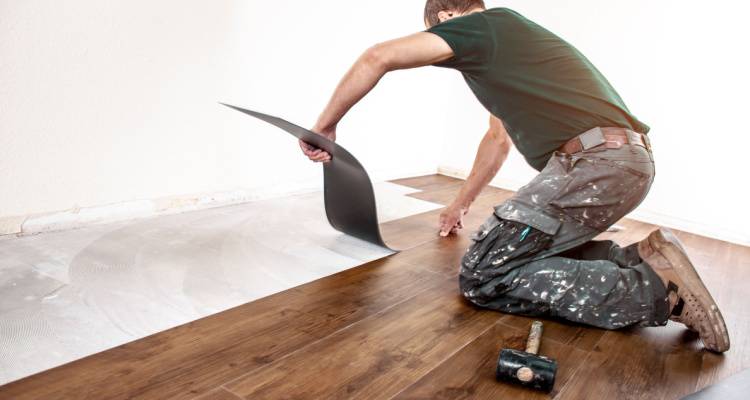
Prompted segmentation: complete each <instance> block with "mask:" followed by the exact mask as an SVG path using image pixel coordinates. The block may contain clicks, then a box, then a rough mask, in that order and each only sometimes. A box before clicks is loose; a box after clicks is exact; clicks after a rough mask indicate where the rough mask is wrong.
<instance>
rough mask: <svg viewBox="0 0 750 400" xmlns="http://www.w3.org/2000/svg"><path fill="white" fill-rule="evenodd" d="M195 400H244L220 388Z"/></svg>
mask: <svg viewBox="0 0 750 400" xmlns="http://www.w3.org/2000/svg"><path fill="white" fill-rule="evenodd" d="M195 400H242V398H241V397H239V396H237V395H236V394H234V393H232V392H230V391H228V390H226V389H224V388H218V389H216V390H212V391H210V392H208V393H206V394H204V395H203V396H200V397H197V398H196V399H195Z"/></svg>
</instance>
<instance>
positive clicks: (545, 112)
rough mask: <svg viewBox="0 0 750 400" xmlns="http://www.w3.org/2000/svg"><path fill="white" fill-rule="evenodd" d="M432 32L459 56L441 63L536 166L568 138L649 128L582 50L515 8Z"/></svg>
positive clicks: (451, 23)
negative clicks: (594, 130) (461, 79)
mask: <svg viewBox="0 0 750 400" xmlns="http://www.w3.org/2000/svg"><path fill="white" fill-rule="evenodd" d="M427 32H431V33H434V34H436V35H438V36H440V37H441V38H443V40H445V41H446V42H447V43H448V45H449V46H450V47H451V49H453V53H454V56H453V57H452V58H450V59H448V60H446V61H443V62H441V63H438V64H435V65H436V66H439V67H446V68H453V69H456V70H458V71H460V72H461V73H462V74H463V76H464V79H465V80H466V83H468V84H469V87H470V88H471V90H472V91H473V92H474V94H475V95H476V97H477V98H478V99H479V101H480V102H481V103H482V105H484V107H485V108H487V110H489V112H490V113H492V114H493V115H495V116H496V117H498V118H500V119H501V120H502V121H503V123H504V124H505V127H506V129H507V130H508V134H509V135H510V137H511V140H512V141H513V143H514V144H515V146H516V147H517V148H518V150H519V151H520V152H521V154H523V156H524V157H525V158H526V161H527V162H528V163H529V164H530V165H531V166H532V167H534V168H535V169H537V170H541V169H542V168H544V166H545V165H546V163H547V161H548V160H549V158H550V156H551V154H552V153H553V152H554V151H555V150H556V149H558V148H559V147H560V146H562V145H563V144H564V143H565V142H567V141H568V140H570V139H571V138H573V137H575V136H576V135H579V134H581V133H583V132H586V131H587V130H589V129H592V128H595V127H597V126H601V127H623V128H629V129H632V130H634V131H636V132H641V133H647V132H648V131H649V127H648V126H647V125H646V124H644V123H642V122H641V121H639V120H638V119H637V118H636V117H635V116H633V114H631V113H630V111H629V110H628V108H627V106H625V103H624V102H623V101H622V99H621V98H620V96H619V95H618V94H617V92H616V91H615V89H614V88H612V86H611V85H610V84H609V82H607V79H606V78H604V76H603V75H602V74H601V72H599V70H597V69H596V67H594V65H593V64H592V63H591V62H590V61H589V60H588V59H586V57H584V56H583V54H581V52H579V51H578V50H577V49H576V48H575V47H573V46H572V45H570V44H569V43H567V42H566V41H564V40H563V39H561V38H560V37H558V36H557V35H555V34H553V33H552V32H550V31H548V30H546V29H544V28H543V27H541V26H539V25H537V24H535V23H534V22H532V21H529V20H528V19H526V18H524V17H523V16H522V15H520V14H518V13H517V12H515V11H512V10H509V9H507V8H493V9H490V10H486V11H484V12H479V13H474V14H469V15H466V16H463V17H458V18H453V19H451V20H448V21H446V22H443V23H441V24H438V25H435V26H433V27H431V28H430V29H428V30H427Z"/></svg>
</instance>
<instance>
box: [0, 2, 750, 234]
mask: <svg viewBox="0 0 750 400" xmlns="http://www.w3.org/2000/svg"><path fill="white" fill-rule="evenodd" d="M353 4H354V3H353V2H351V1H344V0H336V1H325V2H308V1H301V0H298V1H294V0H275V1H273V2H259V1H229V0H222V1H197V0H191V1H176V0H162V1H144V0H136V1H127V2H126V1H111V0H110V1H101V0H77V1H68V2H61V1H54V0H24V1H15V0H0V38H1V39H0V234H2V233H13V232H16V231H18V230H19V229H21V226H22V224H24V222H25V225H24V226H25V229H26V230H27V231H31V232H33V231H36V230H44V229H49V228H55V227H65V226H71V225H75V223H76V222H81V220H82V223H87V222H91V221H98V220H101V219H107V218H114V219H116V218H120V217H129V216H137V215H150V214H152V213H155V212H161V211H164V210H170V209H181V207H182V208H185V207H188V208H189V207H195V206H200V205H202V204H215V203H216V202H217V201H219V202H220V201H226V202H233V201H240V200H243V199H247V198H253V197H258V196H260V197H262V196H265V195H269V194H274V193H285V192H290V191H299V190H302V189H306V188H311V187H317V186H318V185H319V183H320V167H319V166H316V165H312V164H310V163H309V162H307V161H306V160H305V159H303V158H302V157H301V155H300V154H298V150H297V148H296V145H295V143H294V142H293V141H292V140H291V138H290V137H288V136H287V135H286V134H284V133H283V132H280V131H278V130H276V129H275V128H272V127H269V126H265V125H264V124H262V123H261V122H258V121H254V120H251V119H250V118H249V117H245V116H243V115H241V114H239V113H236V112H234V111H231V110H228V109H224V108H222V107H220V106H218V105H217V104H216V102H217V101H224V102H228V103H235V104H238V105H242V106H246V107H249V108H254V109H258V110H259V111H265V112H268V113H272V114H278V115H279V116H282V117H285V118H287V119H289V120H291V121H293V122H297V123H299V124H302V125H306V126H311V125H312V124H313V123H314V121H315V119H316V118H317V115H318V113H319V112H320V111H321V109H322V107H323V106H324V104H325V102H326V101H327V99H328V97H329V95H330V94H331V91H332V90H333V88H334V86H335V85H336V83H337V82H338V80H339V78H340V76H341V75H342V74H343V73H344V72H345V71H346V69H347V68H348V67H349V66H350V65H351V63H352V62H353V61H354V59H355V58H356V57H357V56H358V55H359V54H360V52H361V51H362V50H364V49H365V48H366V47H367V46H369V45H371V44H373V43H375V42H378V41H381V40H385V39H389V38H392V37H395V36H400V35H403V34H408V33H412V32H414V31H417V30H421V29H422V25H421V24H422V7H423V2H422V1H409V2H404V1H397V0H386V1H379V2H366V1H358V2H356V6H352V5H353ZM488 4H489V5H490V6H507V7H511V8H514V9H516V10H518V11H520V12H522V13H524V14H526V15H527V16H528V17H530V18H532V19H534V20H536V21H538V22H539V23H541V24H543V25H545V26H547V27H548V28H550V29H551V30H553V31H555V32H557V33H558V34H560V35H561V36H563V37H564V38H566V39H567V40H569V41H570V42H572V43H573V44H575V45H576V46H577V47H579V48H580V49H581V50H582V51H583V52H584V53H585V54H587V55H588V56H589V57H590V58H591V59H592V61H594V62H595V63H596V64H597V65H598V66H599V68H600V69H601V70H602V71H603V72H604V73H605V74H606V75H607V77H608V78H609V79H610V80H611V81H612V82H613V84H614V86H615V87H616V88H617V89H618V90H619V91H620V93H621V94H622V96H623V97H624V99H625V101H626V102H627V103H628V105H629V106H630V107H631V109H632V110H633V111H634V112H635V114H636V115H638V116H639V118H641V119H643V120H644V121H646V122H647V123H649V124H650V125H651V126H652V128H653V130H652V135H651V137H652V139H653V143H654V146H655V147H656V157H657V170H658V171H657V181H656V184H655V186H654V188H653V190H652V193H651V195H650V197H649V198H648V200H647V201H646V202H645V203H644V204H643V206H642V207H641V208H640V209H639V210H638V211H637V212H636V214H635V216H636V217H640V218H647V219H649V220H650V221H653V222H656V223H663V224H666V225H671V226H674V227H677V228H682V229H687V230H692V231H695V232H699V233H703V234H706V235H711V236H715V237H720V238H724V239H729V240H734V241H739V242H743V243H749V244H750V233H749V231H748V229H749V228H748V227H749V226H750V224H749V222H750V217H747V213H746V212H740V211H741V210H744V205H745V204H746V203H747V196H746V195H747V190H746V189H745V187H746V186H745V184H744V182H746V181H747V180H748V179H747V177H746V176H745V175H746V174H747V171H748V168H747V167H746V165H745V162H746V161H745V159H746V155H745V154H746V153H747V152H748V150H747V149H748V145H749V144H750V143H748V136H750V133H749V132H748V128H746V127H745V124H744V116H745V115H747V113H748V105H749V102H748V101H747V100H746V98H745V94H746V93H748V91H749V89H750V87H748V81H747V78H746V74H747V71H748V70H750V63H748V60H747V57H746V53H747V50H746V48H747V44H746V43H745V42H746V40H747V38H748V37H750V28H749V27H748V26H749V25H750V24H748V23H747V21H745V17H746V16H747V15H748V12H747V11H748V10H747V9H746V8H747V6H744V5H743V4H744V3H742V2H735V1H729V0H724V1H716V2H711V3H710V4H709V5H705V3H704V2H696V1H692V2H690V1H688V2H686V1H676V0H670V1H667V0H662V1H659V2H653V1H645V0H638V1H629V2H603V1H594V0H556V1H528V0H524V1H522V0H507V1H493V0H490V1H488ZM486 119H487V118H486V113H485V111H484V110H483V109H482V108H481V106H480V105H479V104H478V103H477V101H476V100H475V99H474V97H473V95H472V94H471V93H470V92H469V90H468V88H467V87H466V86H465V84H464V83H463V81H462V80H461V78H460V76H459V75H458V73H456V72H453V71H447V70H441V69H438V68H426V69H422V70H419V71H405V72H397V73H394V74H391V75H389V76H387V77H386V78H385V80H384V81H383V82H381V84H380V85H379V86H378V87H377V88H376V89H375V90H374V92H373V93H371V94H370V95H369V96H368V97H367V98H366V99H365V100H364V102H363V103H362V104H360V105H358V106H357V107H356V108H355V109H354V110H353V112H352V113H351V114H350V115H349V116H348V117H347V118H346V119H345V120H344V121H343V122H342V124H341V126H340V128H339V141H340V143H342V144H343V145H345V146H347V147H348V148H349V149H350V150H351V151H352V152H353V153H354V154H355V155H357V156H358V157H359V158H360V160H361V161H362V162H363V164H364V165H365V167H367V168H368V170H369V171H370V172H371V175H373V176H374V177H375V178H376V179H382V178H391V177H396V176H407V175H416V174H420V173H430V172H434V171H435V170H437V167H438V166H439V167H440V168H441V170H443V171H447V172H451V173H454V174H457V175H462V174H465V173H466V172H468V170H469V168H470V167H471V162H472V159H473V156H474V151H475V149H476V146H477V144H478V143H479V140H480V137H481V135H482V134H483V132H484V131H485V129H486ZM441 149H442V151H441ZM533 173H534V172H533V170H531V169H530V168H529V167H527V166H526V165H525V163H524V162H523V161H522V159H521V158H520V157H519V156H518V155H517V154H515V155H513V156H512V157H511V159H510V160H509V162H508V163H507V165H506V167H505V168H504V169H503V171H502V172H501V173H500V175H499V177H498V179H497V180H496V181H495V183H496V184H498V185H500V186H503V187H508V188H517V187H518V186H520V185H521V184H523V183H525V182H526V181H528V180H529V179H530V178H531V177H532V176H533ZM206 193H207V194H206ZM217 193H218V194H217ZM153 199H162V200H160V201H156V202H154V201H151V200H153ZM107 205H111V206H107ZM98 206H105V207H103V208H93V209H91V208H90V207H98ZM64 210H68V212H67V213H64V214H59V213H57V212H59V211H64ZM44 213H53V214H52V215H51V216H42V217H36V218H32V219H27V216H29V215H34V214H44Z"/></svg>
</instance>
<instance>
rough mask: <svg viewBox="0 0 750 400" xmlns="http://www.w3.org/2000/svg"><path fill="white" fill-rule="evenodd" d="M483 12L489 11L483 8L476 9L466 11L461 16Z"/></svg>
mask: <svg viewBox="0 0 750 400" xmlns="http://www.w3.org/2000/svg"><path fill="white" fill-rule="evenodd" d="M482 11H487V9H485V8H481V7H478V8H474V9H471V10H469V11H466V12H465V13H463V14H461V16H464V15H469V14H474V13H478V12H482Z"/></svg>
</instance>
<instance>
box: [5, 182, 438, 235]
mask: <svg viewBox="0 0 750 400" xmlns="http://www.w3.org/2000/svg"><path fill="white" fill-rule="evenodd" d="M434 173H436V171H435V170H434V169H414V170H411V171H408V172H407V173H404V172H403V171H401V172H398V171H395V170H376V171H373V172H371V173H370V177H371V179H372V180H373V182H379V181H385V180H391V179H397V178H403V177H411V176H418V175H429V174H434ZM322 189H323V181H322V179H316V180H315V182H311V181H310V179H305V180H298V181H292V182H287V183H284V184H276V185H273V186H266V187H259V188H252V189H237V190H231V191H223V192H215V193H201V194H190V195H181V196H170V197H163V198H158V199H145V200H133V201H125V202H120V203H114V204H105V205H99V206H92V207H76V208H72V209H68V210H64V211H55V212H49V213H40V214H31V215H22V216H8V217H0V240H2V239H9V238H14V237H20V236H28V235H36V234H40V233H46V232H56V231H63V230H70V229H80V228H84V227H86V226H91V225H100V224H108V223H114V222H122V221H129V220H136V219H142V218H150V217H157V216H160V215H171V214H179V213H183V212H188V211H197V210H204V209H209V208H215V207H224V206H229V205H236V204H242V203H248V202H252V201H259V200H267V199H272V198H277V197H282V196H291V195H296V194H303V193H310V192H314V191H318V190H322Z"/></svg>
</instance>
